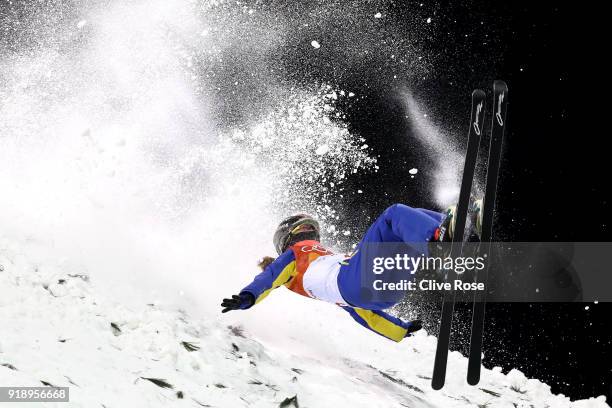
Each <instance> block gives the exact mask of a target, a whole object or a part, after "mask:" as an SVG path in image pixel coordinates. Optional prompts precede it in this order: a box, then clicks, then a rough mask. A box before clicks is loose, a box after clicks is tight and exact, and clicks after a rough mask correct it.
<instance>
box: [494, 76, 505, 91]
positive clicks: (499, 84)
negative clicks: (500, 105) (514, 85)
mask: <svg viewBox="0 0 612 408" xmlns="http://www.w3.org/2000/svg"><path fill="white" fill-rule="evenodd" d="M493 89H494V90H496V91H498V90H499V91H506V92H507V91H508V85H507V84H506V82H505V81H502V80H501V79H496V80H495V81H494V82H493Z"/></svg>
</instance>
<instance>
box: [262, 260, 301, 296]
mask: <svg viewBox="0 0 612 408" xmlns="http://www.w3.org/2000/svg"><path fill="white" fill-rule="evenodd" d="M295 272H296V271H295V261H293V262H291V263H289V264H287V266H285V267H284V268H283V270H282V271H281V273H279V274H278V276H277V277H276V279H274V281H273V282H272V286H271V287H270V288H269V289H266V290H265V291H263V293H262V294H261V295H259V296H258V297H257V299H256V300H255V304H257V303H259V302H261V301H262V300H264V299H265V298H266V296H268V295H269V294H270V292H272V291H273V290H274V289H276V288H278V287H279V286H282V285H284V284H285V283H287V282H288V281H289V280H291V278H293V276H295Z"/></svg>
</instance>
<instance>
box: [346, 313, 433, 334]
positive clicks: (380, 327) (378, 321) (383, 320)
mask: <svg viewBox="0 0 612 408" xmlns="http://www.w3.org/2000/svg"><path fill="white" fill-rule="evenodd" d="M342 308H343V309H344V310H346V311H347V312H348V313H349V314H350V315H351V317H352V318H353V319H355V321H356V322H357V323H359V324H360V325H362V326H363V327H365V328H367V329H370V330H372V331H373V332H375V333H377V334H380V335H381V336H383V337H386V338H388V339H390V340H393V341H396V342H400V341H402V339H403V338H405V337H408V336H409V335H410V334H411V333H413V332H415V331H417V330H420V329H421V321H420V320H415V321H412V322H404V321H403V320H401V319H398V318H397V317H395V316H391V315H390V314H388V313H385V312H383V311H381V310H367V309H360V308H358V307H349V306H345V307H342Z"/></svg>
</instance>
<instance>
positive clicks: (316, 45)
mask: <svg viewBox="0 0 612 408" xmlns="http://www.w3.org/2000/svg"><path fill="white" fill-rule="evenodd" d="M310 45H312V47H313V48H316V49H319V48H321V44H319V42H318V41H317V40H312V41H311V42H310Z"/></svg>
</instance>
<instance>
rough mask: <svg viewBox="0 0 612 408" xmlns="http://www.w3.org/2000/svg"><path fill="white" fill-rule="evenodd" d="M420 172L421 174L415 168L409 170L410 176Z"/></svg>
mask: <svg viewBox="0 0 612 408" xmlns="http://www.w3.org/2000/svg"><path fill="white" fill-rule="evenodd" d="M418 172H419V170H418V169H416V168H414V167H413V168H411V169H410V170H408V173H410V174H417V173H418Z"/></svg>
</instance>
